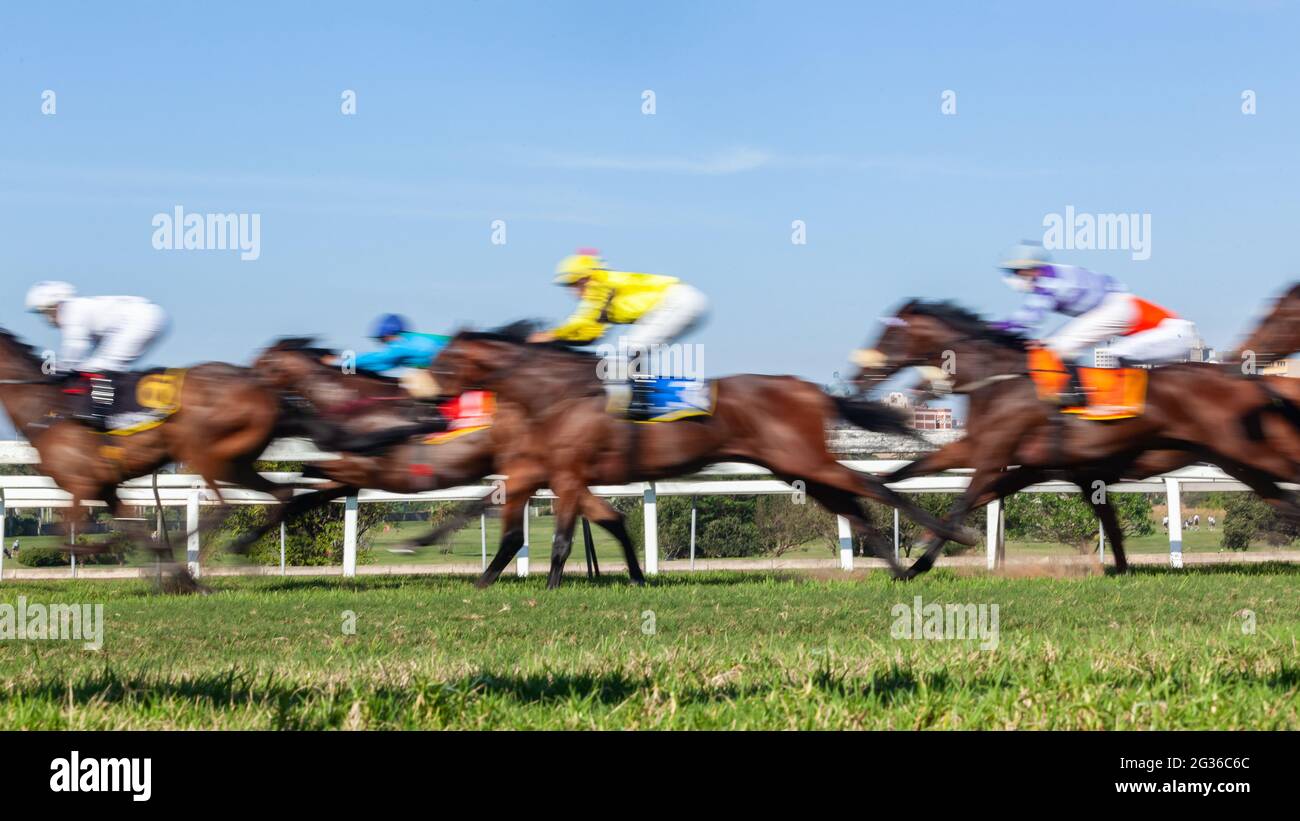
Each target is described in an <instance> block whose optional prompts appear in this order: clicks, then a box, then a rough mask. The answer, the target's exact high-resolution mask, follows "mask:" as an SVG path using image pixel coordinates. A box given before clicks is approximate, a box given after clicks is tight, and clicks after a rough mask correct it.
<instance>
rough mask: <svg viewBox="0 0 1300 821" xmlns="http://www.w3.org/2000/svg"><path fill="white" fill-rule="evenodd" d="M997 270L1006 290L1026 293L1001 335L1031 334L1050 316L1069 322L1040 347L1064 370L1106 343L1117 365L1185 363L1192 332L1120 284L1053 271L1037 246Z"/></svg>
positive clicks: (1084, 273) (1069, 268)
mask: <svg viewBox="0 0 1300 821" xmlns="http://www.w3.org/2000/svg"><path fill="white" fill-rule="evenodd" d="M999 267H1000V268H1001V269H1002V270H1003V271H1006V272H1008V276H1006V277H1005V278H1004V279H1005V281H1006V283H1007V285H1009V286H1010V287H1011V288H1013V289H1014V290H1017V291H1021V292H1024V293H1027V294H1028V296H1027V297H1026V298H1025V301H1024V304H1023V305H1021V307H1020V309H1019V310H1017V311H1016V312H1015V313H1014V314H1012V315H1011V317H1010V318H1009V319H1007V320H1005V321H1003V322H999V323H995V325H996V326H997V327H1000V328H1002V329H1003V330H1008V331H1014V332H1018V333H1030V332H1032V331H1033V330H1034V328H1036V327H1037V326H1038V325H1040V324H1041V323H1042V321H1043V319H1044V318H1045V317H1046V315H1047V314H1048V313H1049V312H1055V313H1060V314H1065V315H1066V316H1069V317H1073V319H1071V320H1070V321H1069V322H1067V323H1065V325H1063V326H1062V327H1061V328H1060V329H1058V330H1057V331H1056V333H1054V334H1052V335H1051V336H1049V337H1047V339H1045V340H1043V346H1044V347H1046V348H1047V349H1048V350H1050V351H1052V352H1053V353H1054V354H1056V355H1057V356H1058V357H1059V358H1060V359H1061V361H1062V362H1064V363H1066V364H1069V363H1071V362H1072V361H1073V360H1075V359H1076V358H1077V357H1078V356H1079V355H1080V354H1083V353H1085V352H1086V351H1088V349H1090V348H1093V347H1094V346H1096V345H1097V344H1098V343H1100V342H1103V341H1105V340H1107V339H1110V338H1111V337H1119V340H1118V341H1117V342H1115V343H1114V344H1113V345H1111V346H1110V347H1109V348H1108V350H1109V351H1110V352H1111V353H1112V354H1114V355H1115V358H1116V360H1117V361H1118V362H1119V363H1120V364H1121V365H1131V364H1153V365H1154V364H1160V363H1162V362H1173V361H1178V360H1181V359H1186V358H1187V354H1188V351H1189V350H1191V347H1192V345H1193V344H1194V342H1195V340H1196V327H1195V326H1194V325H1193V324H1192V323H1191V322H1189V321H1187V320H1186V319H1181V318H1179V317H1178V316H1177V315H1176V314H1174V313H1173V312H1172V311H1168V310H1166V309H1164V308H1162V307H1160V306H1159V305H1156V304H1154V303H1152V302H1148V301H1147V300H1145V299H1142V298H1141V297H1138V296H1134V295H1133V294H1131V293H1129V292H1128V290H1127V289H1126V288H1125V287H1124V285H1123V284H1121V283H1120V282H1119V280H1117V279H1115V278H1114V277H1112V276H1109V275H1108V274H1099V273H1096V272H1093V271H1089V270H1087V269H1084V268H1079V267H1077V266H1074V265H1058V264H1054V263H1052V262H1051V258H1050V257H1049V256H1048V254H1047V252H1046V251H1045V250H1044V249H1043V247H1042V246H1041V245H1033V244H1028V243H1025V244H1021V245H1018V246H1016V247H1015V248H1014V249H1012V252H1011V254H1010V255H1009V258H1008V259H1006V260H1004V261H1003V262H1002V263H1001V265H999Z"/></svg>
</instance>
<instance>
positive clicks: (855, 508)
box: [807, 484, 903, 577]
mask: <svg viewBox="0 0 1300 821" xmlns="http://www.w3.org/2000/svg"><path fill="white" fill-rule="evenodd" d="M807 491H808V495H809V496H811V497H813V498H814V499H816V500H817V501H818V502H820V503H821V505H822V507H824V508H826V509H827V510H828V511H830V512H831V513H834V514H835V515H836V516H843V517H844V518H845V519H847V520H848V522H849V527H850V528H851V529H852V530H853V532H854V533H860V534H862V536H863V537H864V538H865V539H866V541H867V545H868V547H870V548H871V552H872V553H874V554H875V556H876V558H878V559H883V560H884V562H885V564H887V565H889V569H890V571H891V572H892V573H893V574H894V576H895V577H897V576H898V575H899V574H901V573H902V572H903V566H902V565H901V564H899V563H898V559H896V558H894V550H893V546H892V545H891V544H887V543H886V541H885V539H884V537H883V536H882V535H881V534H880V531H878V530H876V527H875V525H873V524H871V520H870V519H868V518H867V517H866V516H865V515H864V514H863V511H862V506H861V501H860V500H859V499H858V496H857V494H855V493H852V492H850V491H847V490H843V489H841V488H836V487H828V486H826V485H821V484H811V485H808V487H807Z"/></svg>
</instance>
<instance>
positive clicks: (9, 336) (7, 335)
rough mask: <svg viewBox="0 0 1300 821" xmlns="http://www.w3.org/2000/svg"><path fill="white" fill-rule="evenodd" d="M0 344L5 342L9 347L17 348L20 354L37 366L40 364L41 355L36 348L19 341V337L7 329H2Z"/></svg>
mask: <svg viewBox="0 0 1300 821" xmlns="http://www.w3.org/2000/svg"><path fill="white" fill-rule="evenodd" d="M0 342H4V343H6V344H8V345H9V346H11V347H13V348H15V349H16V350H17V351H18V353H19V354H21V355H23V356H26V357H27V358H28V359H31V360H32V361H33V362H35V363H37V364H39V363H40V359H41V356H40V353H39V352H38V351H37V350H36V348H35V347H34V346H32V345H28V344H27V343H26V342H24V341H22V340H21V339H19V338H18V337H17V336H15V335H14V333H13V332H12V331H10V330H8V329H7V328H0Z"/></svg>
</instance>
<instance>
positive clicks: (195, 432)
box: [0, 329, 294, 591]
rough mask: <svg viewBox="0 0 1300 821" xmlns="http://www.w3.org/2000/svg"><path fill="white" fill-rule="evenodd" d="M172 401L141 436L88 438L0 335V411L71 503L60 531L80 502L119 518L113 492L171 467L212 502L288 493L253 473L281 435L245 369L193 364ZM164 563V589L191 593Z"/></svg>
mask: <svg viewBox="0 0 1300 821" xmlns="http://www.w3.org/2000/svg"><path fill="white" fill-rule="evenodd" d="M176 399H177V400H178V401H177V408H178V409H177V410H175V412H174V413H172V414H171V415H170V416H167V417H166V418H164V419H162V420H161V422H160V423H159V424H157V425H156V426H154V427H151V428H149V429H146V430H140V431H138V432H135V433H131V434H130V435H121V436H118V435H111V434H106V433H99V432H97V431H94V430H91V429H90V428H89V427H87V426H85V425H83V424H81V423H79V422H76V421H73V420H71V419H69V418H67V417H66V416H64V415H62V413H63V411H64V409H65V407H66V404H67V401H66V397H65V395H64V394H63V393H62V387H61V384H60V382H59V381H58V380H56V379H54V378H52V377H51V376H50V375H48V374H46V373H45V372H44V369H43V361H42V360H41V358H40V357H39V356H38V355H37V354H36V352H35V351H34V350H33V349H32V348H30V347H28V346H27V345H26V344H24V343H23V342H21V341H20V340H19V339H18V338H17V337H15V336H14V335H13V334H11V333H9V332H8V331H4V330H2V329H0V403H2V404H3V406H4V408H5V410H6V411H7V412H8V414H9V418H10V419H11V420H12V421H13V424H14V427H15V428H16V429H17V430H18V431H19V432H20V433H22V434H23V436H25V437H26V438H27V441H28V442H30V443H31V444H32V446H33V447H35V448H36V450H37V452H38V453H39V454H40V460H41V461H40V470H41V472H42V473H44V474H45V475H46V476H49V477H50V478H51V479H53V480H54V482H55V484H57V485H58V486H59V487H60V488H62V489H63V490H64V491H66V492H67V493H69V494H71V496H72V507H71V509H70V512H69V514H68V517H67V518H66V519H65V522H66V523H67V524H68V525H69V526H71V525H74V524H76V523H77V522H80V521H84V520H85V518H86V517H87V515H88V511H87V510H86V509H85V507H84V506H83V503H84V502H87V501H102V502H104V503H105V504H106V505H108V508H109V510H110V511H111V512H112V513H113V515H114V516H117V517H123V516H125V515H126V510H125V509H124V506H123V503H122V500H121V498H119V496H118V492H117V486H118V485H119V484H121V483H122V482H124V481H126V480H127V479H132V478H135V477H138V476H145V475H148V474H150V473H153V472H155V471H157V470H158V469H159V468H161V467H162V466H163V465H166V464H168V463H171V462H175V463H183V464H185V465H186V466H187V467H188V468H189V469H190V470H192V471H194V472H195V473H197V474H199V475H200V476H202V477H203V479H204V481H205V482H206V483H207V484H208V486H209V487H210V488H212V489H213V491H214V492H216V493H217V495H218V496H219V497H220V494H221V490H220V487H219V486H218V483H220V482H229V483H233V484H236V485H242V486H243V487H246V488H248V489H250V490H255V491H260V492H263V493H267V494H270V495H272V496H274V497H275V498H277V499H279V500H282V501H285V500H287V499H288V498H289V496H290V495H291V494H292V493H293V492H294V489H293V487H292V486H289V485H284V484H278V483H275V482H271V481H269V480H267V479H265V478H264V477H262V476H261V475H260V474H259V473H258V472H257V471H256V470H255V469H254V462H255V461H256V460H257V458H258V456H259V455H261V453H262V452H263V451H264V450H265V449H266V446H267V445H268V444H269V443H270V442H271V440H272V439H273V438H274V437H275V436H277V435H279V434H280V433H281V431H282V429H283V428H282V425H283V424H284V421H285V416H284V413H283V410H284V409H283V408H282V407H281V405H280V401H279V397H278V395H277V394H276V392H275V391H273V390H270V389H268V388H267V387H265V386H264V385H263V384H262V383H261V382H260V381H259V380H258V379H257V378H256V377H255V376H254V374H253V373H252V372H251V371H250V370H248V369H247V368H240V367H237V366H235V365H228V364H225V363H220V362H209V363H204V364H201V365H196V366H194V367H192V368H189V369H187V370H186V371H185V374H184V379H183V381H181V382H180V385H179V391H178V393H177V396H176ZM69 549H70V550H76V549H77V548H75V547H74V546H69ZM154 549H155V550H157V551H159V552H160V553H162V552H163V551H162V550H161V548H159V547H158V546H157V545H155V546H154ZM167 552H168V553H170V551H167ZM167 561H168V563H169V574H168V585H169V587H170V588H171V589H175V590H180V591H192V590H197V589H200V588H199V586H198V585H197V583H196V582H195V581H194V579H193V577H192V576H191V575H190V573H189V571H188V569H187V568H186V567H185V566H184V565H183V564H180V565H176V564H175V563H174V561H173V558H172V556H170V555H167Z"/></svg>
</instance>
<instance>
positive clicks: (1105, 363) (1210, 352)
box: [1092, 336, 1219, 368]
mask: <svg viewBox="0 0 1300 821" xmlns="http://www.w3.org/2000/svg"><path fill="white" fill-rule="evenodd" d="M1174 361H1176V362H1218V361H1219V353H1218V351H1216V350H1215V349H1214V348H1211V347H1209V346H1208V345H1206V344H1205V340H1203V339H1201V338H1200V337H1199V336H1198V337H1196V339H1194V340H1193V341H1192V346H1191V347H1190V348H1188V349H1187V355H1186V356H1184V357H1183V358H1182V359H1177V360H1174ZM1092 362H1093V365H1095V366H1096V367H1098V368H1118V367H1119V359H1118V358H1117V357H1116V356H1115V354H1113V353H1111V351H1110V348H1094V349H1093V351H1092ZM1139 367H1141V366H1139Z"/></svg>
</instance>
